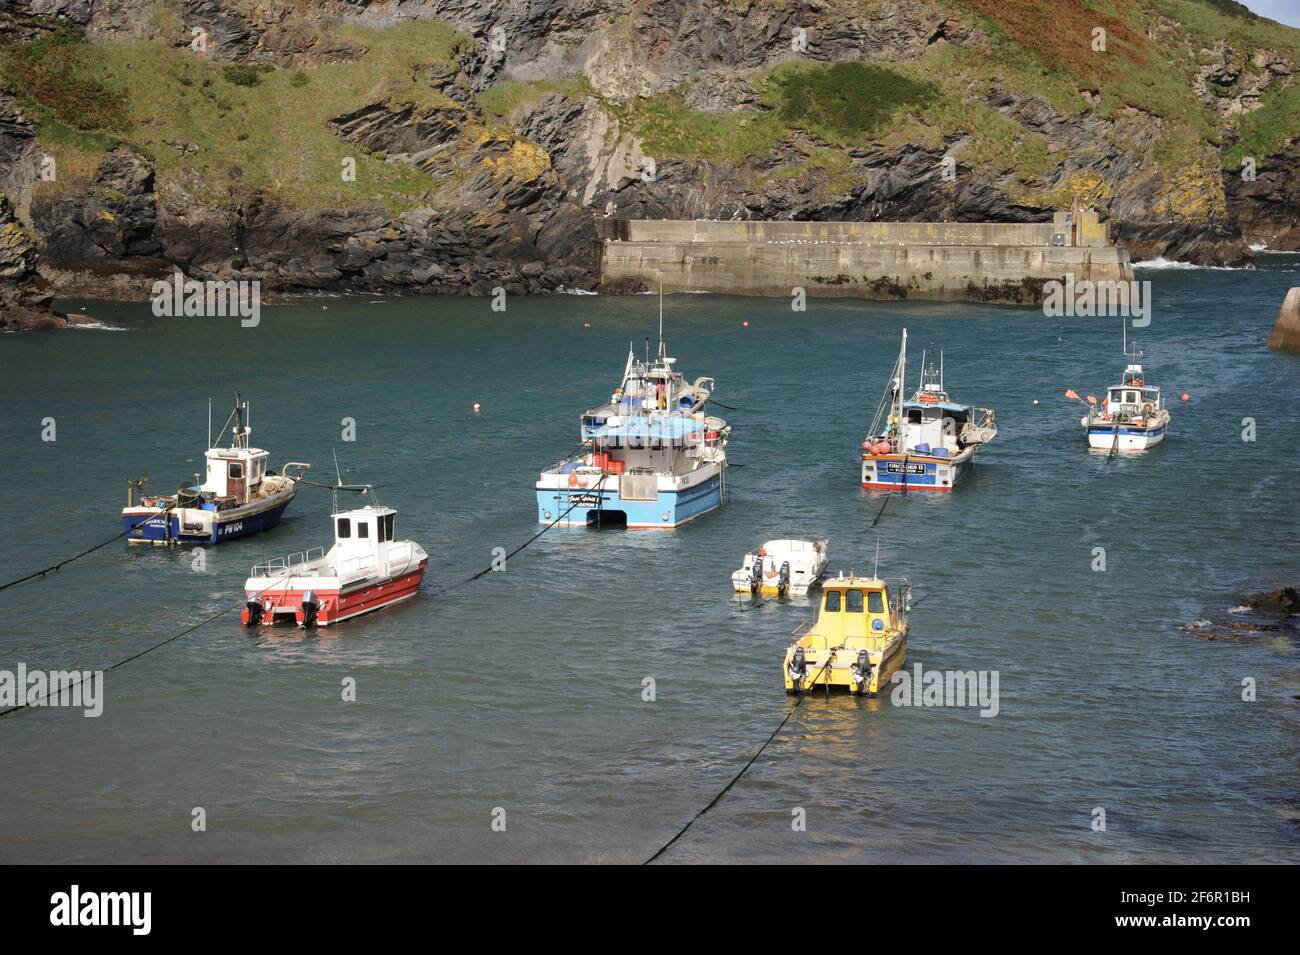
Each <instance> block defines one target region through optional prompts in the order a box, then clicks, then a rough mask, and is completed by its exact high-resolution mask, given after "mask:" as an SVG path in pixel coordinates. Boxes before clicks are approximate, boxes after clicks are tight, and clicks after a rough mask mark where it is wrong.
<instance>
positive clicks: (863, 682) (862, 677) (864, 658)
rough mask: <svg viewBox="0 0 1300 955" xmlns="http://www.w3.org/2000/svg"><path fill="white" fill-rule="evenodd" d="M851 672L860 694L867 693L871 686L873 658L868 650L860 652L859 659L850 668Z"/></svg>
mask: <svg viewBox="0 0 1300 955" xmlns="http://www.w3.org/2000/svg"><path fill="white" fill-rule="evenodd" d="M849 672H850V673H851V674H852V676H853V683H854V685H855V686H856V687H857V689H858V692H859V693H866V692H867V688H868V687H869V686H870V685H871V657H870V656H869V655H868V654H867V651H866V650H859V651H858V658H857V660H855V661H854V663H853V665H852V666H850V667H849Z"/></svg>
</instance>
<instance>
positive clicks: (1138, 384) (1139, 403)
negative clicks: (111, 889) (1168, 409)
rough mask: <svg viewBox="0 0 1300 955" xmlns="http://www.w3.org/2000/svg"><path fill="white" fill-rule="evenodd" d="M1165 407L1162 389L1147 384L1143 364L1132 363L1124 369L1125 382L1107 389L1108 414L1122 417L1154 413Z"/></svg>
mask: <svg viewBox="0 0 1300 955" xmlns="http://www.w3.org/2000/svg"><path fill="white" fill-rule="evenodd" d="M1162 408H1164V401H1163V399H1162V398H1161V397H1160V389H1159V388H1152V387H1150V386H1149V385H1147V383H1146V381H1145V379H1144V378H1143V377H1142V366H1141V365H1138V364H1130V365H1129V366H1128V367H1126V368H1125V369H1124V383H1123V384H1122V385H1115V386H1113V387H1111V388H1109V389H1107V391H1106V414H1109V415H1118V416H1120V417H1121V418H1127V417H1134V416H1139V415H1143V414H1154V413H1155V412H1157V411H1160V410H1161V409H1162Z"/></svg>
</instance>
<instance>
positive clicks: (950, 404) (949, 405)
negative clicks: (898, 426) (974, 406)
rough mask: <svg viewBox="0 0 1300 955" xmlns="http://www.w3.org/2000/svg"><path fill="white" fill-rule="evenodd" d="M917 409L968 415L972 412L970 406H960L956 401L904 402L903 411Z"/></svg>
mask: <svg viewBox="0 0 1300 955" xmlns="http://www.w3.org/2000/svg"><path fill="white" fill-rule="evenodd" d="M915 408H920V409H922V410H924V409H926V408H935V409H937V410H939V411H959V412H961V413H963V414H966V413H968V412H969V411H970V405H959V404H957V403H956V402H955V401H916V400H912V401H904V402H903V409H904V410H906V411H911V410H913V409H915Z"/></svg>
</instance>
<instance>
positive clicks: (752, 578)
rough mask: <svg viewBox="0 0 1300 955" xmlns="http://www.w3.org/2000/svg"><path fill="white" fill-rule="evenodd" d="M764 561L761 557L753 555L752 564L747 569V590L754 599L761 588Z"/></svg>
mask: <svg viewBox="0 0 1300 955" xmlns="http://www.w3.org/2000/svg"><path fill="white" fill-rule="evenodd" d="M765 559H766V558H764V557H763V556H762V555H760V554H755V555H754V563H753V565H752V566H751V567H750V568H749V590H750V593H752V594H753V595H754V596H755V597H757V596H758V595H759V592H760V591H761V590H762V588H763V561H764V560H765Z"/></svg>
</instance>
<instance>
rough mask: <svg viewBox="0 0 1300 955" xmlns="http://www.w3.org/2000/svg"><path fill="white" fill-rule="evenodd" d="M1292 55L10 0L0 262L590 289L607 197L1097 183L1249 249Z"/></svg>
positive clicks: (882, 207)
mask: <svg viewBox="0 0 1300 955" xmlns="http://www.w3.org/2000/svg"><path fill="white" fill-rule="evenodd" d="M1297 71H1300V31H1296V30H1291V29H1288V28H1286V27H1282V26H1279V25H1278V24H1275V23H1272V22H1271V21H1267V20H1262V19H1260V18H1258V17H1255V16H1254V15H1253V14H1250V13H1249V12H1248V11H1246V10H1245V8H1243V7H1240V6H1239V5H1237V4H1235V3H1232V2H1231V0H1108V2H1102V0H493V2H480V0H94V2H92V0H5V2H4V3H3V4H2V5H0V90H3V93H0V191H2V192H3V194H4V195H6V196H7V197H8V198H9V203H8V205H7V206H6V207H5V208H6V209H9V208H10V207H12V209H13V210H14V212H12V213H11V212H6V213H5V215H6V216H8V217H9V221H8V224H7V225H0V230H7V231H3V232H0V235H6V236H9V238H8V239H7V242H6V244H3V245H0V250H7V251H0V255H4V256H5V258H4V259H2V260H0V270H2V271H0V276H3V277H0V282H3V283H6V284H7V287H8V289H9V291H8V292H7V293H6V294H7V295H8V296H9V300H11V301H15V300H16V299H15V295H16V292H15V290H16V289H17V288H19V286H20V285H21V286H22V287H23V288H25V289H27V290H28V291H27V293H26V294H27V301H29V302H31V301H33V299H32V298H31V295H32V290H33V289H34V285H33V283H34V282H35V281H36V278H35V277H34V275H33V272H32V262H33V255H34V253H35V252H39V269H40V272H41V274H42V275H43V276H44V277H45V279H46V280H48V282H49V283H52V286H53V288H55V289H56V290H57V291H59V292H60V293H62V294H69V293H74V292H75V293H77V294H82V295H86V294H97V295H115V296H124V297H133V298H143V297H145V296H146V295H147V290H148V288H149V285H150V283H151V282H152V279H153V277H155V276H157V275H160V274H165V273H168V272H170V270H171V269H173V268H174V267H179V268H181V269H182V270H184V271H185V272H186V274H188V275H191V276H194V277H198V278H220V279H230V278H258V279H261V280H262V282H263V284H264V287H265V288H266V289H267V290H268V291H269V292H272V293H274V292H277V291H279V292H287V293H292V292H303V291H311V290H357V291H381V290H391V291H398V290H409V291H413V292H453V293H477V294H482V293H485V292H487V291H489V290H490V289H492V288H493V287H496V286H502V287H504V288H506V289H507V291H509V292H511V293H512V294H513V293H523V292H532V291H544V290H552V289H556V288H560V287H562V286H580V287H590V286H592V285H593V284H594V283H595V281H596V279H595V276H594V275H593V264H594V259H593V255H592V248H593V243H594V242H595V231H594V228H593V217H594V216H597V215H602V214H611V213H612V214H617V215H619V216H626V217H692V218H694V217H699V218H727V219H745V218H756V219H903V220H955V221H980V220H991V221H1013V222H1032V221H1044V220H1046V219H1048V218H1050V216H1051V213H1052V211H1053V210H1054V209H1057V208H1062V207H1066V206H1068V205H1069V203H1070V202H1071V201H1072V200H1074V199H1075V198H1079V199H1082V200H1084V201H1086V202H1088V203H1090V204H1092V205H1094V206H1096V207H1098V208H1100V209H1101V210H1102V211H1103V213H1104V214H1105V215H1106V216H1107V217H1108V218H1109V219H1110V220H1111V222H1112V224H1113V229H1114V232H1115V234H1116V235H1117V236H1118V237H1119V239H1120V241H1122V242H1124V243H1126V244H1128V245H1130V247H1131V248H1132V250H1133V253H1134V258H1135V259H1141V258H1145V257H1153V256H1157V255H1163V256H1166V257H1169V258H1178V259H1184V260H1191V261H1196V262H1201V263H1207V264H1208V263H1232V264H1240V263H1244V262H1247V261H1249V259H1250V255H1251V253H1250V250H1249V248H1248V244H1250V243H1266V244H1268V245H1269V246H1270V247H1273V248H1291V249H1295V248H1300V179H1297V175H1300V174H1298V173H1297V172H1296V169H1297V165H1296V159H1297V158H1300V122H1297V119H1296V117H1297V116H1300V75H1298V74H1297ZM15 213H16V215H17V219H16V220H15V219H14V218H13V215H14V214H15ZM20 222H21V223H26V225H25V226H23V225H19V224H18V223H20ZM19 237H21V239H22V241H20V239H19ZM33 245H34V247H35V248H34V249H33Z"/></svg>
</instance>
